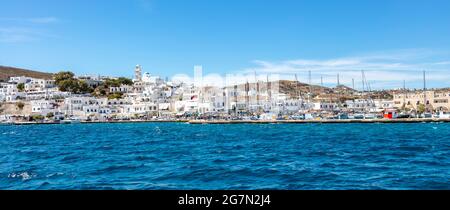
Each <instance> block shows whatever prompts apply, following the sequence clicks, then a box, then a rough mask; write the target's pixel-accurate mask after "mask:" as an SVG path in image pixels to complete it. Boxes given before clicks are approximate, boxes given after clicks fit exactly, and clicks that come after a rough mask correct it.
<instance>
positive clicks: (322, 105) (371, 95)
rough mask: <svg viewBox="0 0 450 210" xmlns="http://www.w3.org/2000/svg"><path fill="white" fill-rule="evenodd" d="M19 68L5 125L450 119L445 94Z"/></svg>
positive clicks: (3, 87)
mask: <svg viewBox="0 0 450 210" xmlns="http://www.w3.org/2000/svg"><path fill="white" fill-rule="evenodd" d="M197 68H198V67H197ZM6 70H9V71H6ZM14 70H15V68H5V67H2V69H1V72H2V73H1V75H3V77H5V75H6V76H9V77H8V79H3V80H4V81H3V82H1V83H0V102H1V103H0V121H1V122H4V123H11V122H73V121H82V122H105V121H123V120H177V119H227V120H239V119H249V120H264V119H266V120H267V119H296V120H302V119H348V118H355V119H357V118H364V119H371V118H383V117H384V118H397V117H446V116H447V115H448V114H447V112H448V111H449V109H450V103H449V100H450V90H448V89H442V90H425V91H424V90H418V91H416V90H407V89H398V90H391V91H371V90H364V91H358V90H355V89H352V88H350V87H346V86H344V85H337V86H336V87H334V88H329V87H323V86H319V85H309V84H304V83H300V82H298V81H287V80H278V81H269V80H265V81H262V80H255V81H252V82H246V83H243V84H234V85H228V86H224V87H215V86H203V85H198V84H197V83H195V82H194V83H193V84H188V83H184V82H176V81H168V80H167V79H166V80H163V79H161V78H160V77H159V76H156V75H152V74H150V73H147V72H142V67H141V66H139V65H138V66H136V67H135V69H134V74H135V76H134V78H133V79H129V78H125V77H108V76H87V75H83V76H77V75H74V74H73V73H72V72H68V71H63V72H59V73H56V74H47V73H39V72H29V71H24V70H21V71H14ZM17 74H19V75H17Z"/></svg>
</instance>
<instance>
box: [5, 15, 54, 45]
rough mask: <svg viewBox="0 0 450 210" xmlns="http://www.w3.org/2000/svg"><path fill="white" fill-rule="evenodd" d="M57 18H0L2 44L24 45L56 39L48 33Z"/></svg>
mask: <svg viewBox="0 0 450 210" xmlns="http://www.w3.org/2000/svg"><path fill="white" fill-rule="evenodd" d="M59 21H60V20H59V19H58V18H56V17H34V18H4V17H3V18H1V17H0V42H1V43H23V42H32V41H36V40H40V39H43V38H49V37H56V36H55V35H54V34H52V33H50V32H48V27H49V26H48V24H52V23H57V22H59Z"/></svg>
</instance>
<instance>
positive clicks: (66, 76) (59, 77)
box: [53, 71, 75, 85]
mask: <svg viewBox="0 0 450 210" xmlns="http://www.w3.org/2000/svg"><path fill="white" fill-rule="evenodd" d="M74 76H75V74H74V73H72V72H70V71H61V72H59V73H56V74H55V76H53V77H54V79H55V83H56V85H59V83H60V82H62V81H66V80H72V79H74Z"/></svg>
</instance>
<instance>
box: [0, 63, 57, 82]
mask: <svg viewBox="0 0 450 210" xmlns="http://www.w3.org/2000/svg"><path fill="white" fill-rule="evenodd" d="M14 76H27V77H33V78H38V79H51V78H52V77H53V74H51V73H45V72H39V71H32V70H27V69H20V68H15V67H8V66H0V81H3V82H4V81H8V79H9V77H14Z"/></svg>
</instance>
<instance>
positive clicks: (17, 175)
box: [8, 171, 36, 181]
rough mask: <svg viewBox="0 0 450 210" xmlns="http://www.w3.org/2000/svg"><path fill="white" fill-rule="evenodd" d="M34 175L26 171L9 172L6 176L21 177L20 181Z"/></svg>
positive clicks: (34, 175)
mask: <svg viewBox="0 0 450 210" xmlns="http://www.w3.org/2000/svg"><path fill="white" fill-rule="evenodd" d="M34 177H36V174H33V173H28V172H26V171H25V172H19V173H10V174H8V178H14V179H21V180H22V181H26V180H30V179H32V178H34Z"/></svg>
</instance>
